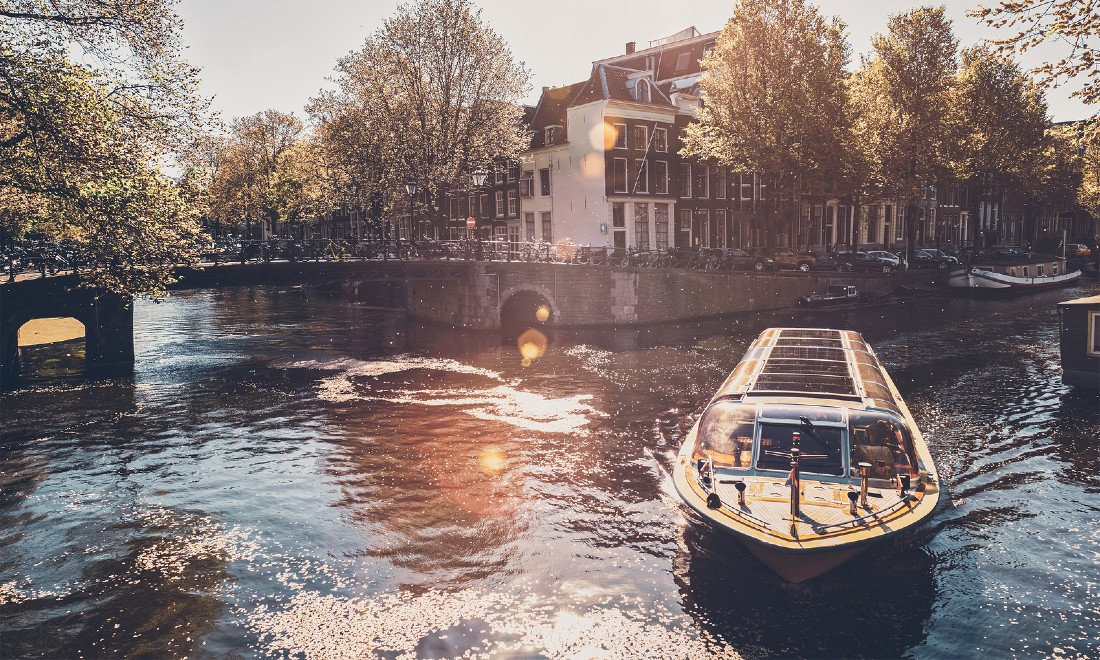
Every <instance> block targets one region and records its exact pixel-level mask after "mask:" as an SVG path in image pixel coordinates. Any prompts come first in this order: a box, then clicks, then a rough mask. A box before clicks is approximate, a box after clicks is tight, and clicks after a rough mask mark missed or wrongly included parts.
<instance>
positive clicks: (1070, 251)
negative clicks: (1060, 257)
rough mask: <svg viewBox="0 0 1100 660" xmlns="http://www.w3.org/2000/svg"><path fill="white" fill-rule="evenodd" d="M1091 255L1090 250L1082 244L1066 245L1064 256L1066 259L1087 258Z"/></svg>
mask: <svg viewBox="0 0 1100 660" xmlns="http://www.w3.org/2000/svg"><path fill="white" fill-rule="evenodd" d="M1091 254H1092V250H1090V249H1089V246H1087V245H1085V244H1084V243H1066V256H1067V257H1087V256H1089V255H1091Z"/></svg>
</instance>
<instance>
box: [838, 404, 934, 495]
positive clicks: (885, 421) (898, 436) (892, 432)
mask: <svg viewBox="0 0 1100 660" xmlns="http://www.w3.org/2000/svg"><path fill="white" fill-rule="evenodd" d="M848 424H849V438H850V442H851V446H852V455H851V457H850V464H851V466H852V473H853V474H856V473H857V467H856V464H857V463H860V462H864V463H870V464H871V477H872V478H874V479H892V478H894V475H895V474H908V475H910V476H911V477H916V476H918V474H919V470H918V469H917V458H916V454H915V453H914V451H913V439H912V437H911V436H910V434H909V428H908V427H907V426H906V425H905V423H904V422H902V421H901V420H900V419H897V418H895V417H893V416H892V415H886V414H883V413H876V412H857V411H853V412H852V413H851V415H850V417H849V421H848Z"/></svg>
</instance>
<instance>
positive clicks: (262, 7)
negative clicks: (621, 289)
mask: <svg viewBox="0 0 1100 660" xmlns="http://www.w3.org/2000/svg"><path fill="white" fill-rule="evenodd" d="M475 2H476V3H477V5H478V6H480V7H481V8H482V19H483V21H484V22H485V23H487V24H488V25H489V26H491V27H492V28H493V29H494V30H495V31H496V32H497V33H498V34H500V35H501V36H502V37H503V38H504V40H505V41H507V42H508V44H509V45H510V46H511V49H512V53H513V55H514V56H515V58H516V59H517V60H519V61H522V62H524V63H525V64H526V66H527V68H528V69H529V70H530V71H531V74H532V76H531V94H530V96H529V98H528V101H529V102H532V103H533V102H534V101H535V100H536V99H537V97H538V90H540V89H541V88H542V87H543V86H547V85H548V86H558V85H565V84H569V83H572V82H576V81H579V80H582V79H584V78H585V77H587V75H588V72H589V70H590V68H591V63H592V61H593V60H597V59H603V58H605V57H611V56H613V55H618V54H620V53H622V52H624V45H625V44H626V42H628V41H636V42H637V43H638V47H639V48H644V47H646V46H647V45H648V42H649V40H651V39H658V38H660V37H664V36H668V35H670V34H673V33H675V32H678V31H680V30H682V29H684V28H686V27H688V26H692V25H694V26H695V27H696V28H698V29H699V31H700V32H704V33H706V32H712V31H715V30H720V29H721V28H722V26H723V24H724V23H725V21H726V20H727V19H728V18H729V17H730V15H731V14H732V13H733V2H732V0H549V1H548V2H540V3H517V2H515V0H475ZM817 4H818V6H819V7H820V8H821V10H822V13H824V14H825V15H827V16H833V15H836V16H840V17H841V18H842V19H843V20H844V21H845V22H846V23H847V24H848V30H849V41H850V43H851V44H852V51H853V60H854V61H857V62H858V57H859V54H861V53H865V52H867V51H869V50H870V47H871V36H872V35H874V34H876V33H879V32H884V31H885V29H886V22H887V19H888V17H889V16H890V15H891V14H895V13H898V12H900V11H904V10H906V9H909V8H911V7H915V6H918V5H919V4H920V3H914V2H908V1H904V0H878V1H877V2H872V1H869V0H820V1H819V2H818V3H817ZM977 4H978V0H974V1H973V2H969V1H964V2H950V3H948V13H949V15H950V16H951V18H952V19H953V20H954V21H955V35H956V36H957V37H958V39H959V41H960V43H961V44H962V45H964V46H965V45H969V44H972V43H974V42H976V41H977V40H978V39H979V38H981V36H983V35H988V34H990V33H989V32H988V31H984V30H983V28H981V27H980V26H978V25H977V24H976V23H975V22H974V21H973V20H972V19H969V18H966V16H965V11H966V9H967V8H970V7H972V6H975V5H977ZM397 5H398V1H397V0H313V1H312V2H302V1H301V0H181V2H180V6H179V11H180V14H181V15H182V17H183V19H184V21H185V25H186V27H185V30H184V35H183V37H184V43H185V44H186V45H187V46H188V51H187V57H188V59H189V60H190V62H191V63H192V64H194V65H196V66H199V67H201V68H202V69H203V74H202V77H203V87H202V92H203V93H204V94H205V95H207V96H213V97H214V109H215V110H217V111H219V112H220V113H221V114H222V117H223V118H224V119H226V120H229V119H232V118H233V117H238V116H243V115H249V114H253V113H255V112H259V111H261V110H265V109H267V108H275V109H278V110H283V111H288V112H289V111H293V112H294V113H296V114H297V115H299V116H303V115H304V111H303V107H304V106H305V104H306V102H307V100H308V99H309V98H310V97H311V96H314V95H315V94H316V93H317V91H318V90H320V89H321V88H323V87H331V86H332V85H331V83H329V82H328V81H327V80H326V79H327V78H328V77H329V76H330V75H332V72H333V69H334V67H335V65H336V60H337V59H338V58H340V57H341V56H343V55H346V54H347V53H348V52H349V51H352V50H355V49H357V48H358V47H360V46H361V45H362V43H363V41H364V40H365V39H366V38H367V37H368V36H369V35H370V34H372V33H373V32H374V31H375V30H377V29H378V28H379V27H380V26H381V25H382V22H383V20H385V18H386V17H388V16H390V15H392V14H393V13H394V12H395V11H396V9H397ZM1052 57H1054V52H1053V51H1047V52H1045V53H1043V54H1041V55H1033V56H1032V57H1031V58H1030V59H1029V60H1026V61H1027V62H1030V63H1031V64H1032V65H1034V64H1035V63H1036V62H1037V61H1038V60H1040V59H1042V58H1052ZM1069 91H1071V90H1070V89H1065V88H1063V89H1058V90H1053V91H1052V92H1050V93H1049V95H1048V96H1049V100H1050V106H1051V114H1052V115H1053V117H1054V119H1055V120H1056V121H1064V120H1070V119H1080V118H1083V117H1085V116H1086V115H1088V114H1090V113H1089V112H1088V109H1087V108H1086V107H1085V106H1084V105H1082V104H1081V103H1080V102H1079V101H1077V100H1076V99H1073V100H1070V99H1068V94H1069Z"/></svg>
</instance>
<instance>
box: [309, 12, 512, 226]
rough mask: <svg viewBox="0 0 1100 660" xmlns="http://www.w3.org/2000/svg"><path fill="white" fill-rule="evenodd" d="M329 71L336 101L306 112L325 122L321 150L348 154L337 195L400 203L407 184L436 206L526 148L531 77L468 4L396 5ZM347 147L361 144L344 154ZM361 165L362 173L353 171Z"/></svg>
mask: <svg viewBox="0 0 1100 660" xmlns="http://www.w3.org/2000/svg"><path fill="white" fill-rule="evenodd" d="M336 71H337V76H336V82H337V83H338V85H339V91H338V92H337V93H335V94H331V95H322V96H321V97H319V98H318V99H316V100H315V102H314V103H313V104H312V106H311V112H312V113H313V114H314V115H315V117H318V118H321V119H322V122H321V126H320V131H321V134H322V140H323V141H325V142H326V143H327V144H329V145H330V146H333V147H336V148H343V147H348V149H347V150H348V152H349V153H351V154H354V156H353V157H352V158H349V159H347V160H346V162H345V164H347V165H348V166H349V167H350V168H352V169H350V170H349V171H346V172H344V177H345V179H346V182H345V184H344V187H345V188H346V189H349V190H350V189H355V190H358V191H359V195H360V196H363V195H366V194H370V193H389V194H391V195H392V196H395V197H402V196H404V192H403V190H404V181H405V179H407V178H412V179H416V180H418V181H419V184H420V189H421V190H422V191H424V192H425V193H426V194H427V199H429V200H430V201H431V202H432V203H434V204H437V205H438V203H439V200H440V199H441V198H442V196H443V194H445V193H446V192H447V191H449V190H451V189H454V188H462V189H465V188H467V187H469V185H470V182H469V176H468V173H469V172H470V171H471V170H473V169H475V168H478V167H487V166H489V165H490V164H492V163H493V162H494V161H495V160H498V159H514V158H516V157H517V156H518V155H519V153H520V152H521V151H522V150H524V149H525V148H526V147H527V146H528V138H527V134H526V129H525V128H524V127H523V125H522V115H523V106H522V97H523V95H524V93H525V92H526V91H527V81H528V77H529V74H528V72H527V70H526V69H525V68H524V67H523V65H522V63H517V62H515V61H514V60H513V57H512V53H511V51H510V50H509V48H508V46H507V44H506V43H505V42H504V40H503V39H501V38H500V36H499V35H497V34H496V33H495V32H494V31H493V30H492V29H491V28H490V27H489V26H488V25H486V24H485V23H483V22H482V20H481V12H480V10H477V9H475V8H474V6H473V4H472V3H471V2H470V0H419V1H418V2H415V3H413V4H409V5H402V6H401V7H399V8H398V10H397V13H396V14H395V15H393V16H392V17H390V18H389V19H387V20H386V22H385V23H384V25H383V26H382V27H381V28H380V29H379V30H378V31H377V32H375V33H374V34H373V35H371V36H370V37H369V38H368V39H367V40H366V42H365V43H364V44H363V47H362V48H361V49H360V50H358V51H355V52H352V53H350V54H349V55H347V56H346V57H344V58H343V59H341V60H340V61H339V63H338V65H337V67H336ZM328 123H337V124H339V125H338V126H326V125H325V124H328ZM346 138H359V139H360V142H359V144H358V146H357V147H351V145H348V144H347V143H346V142H344V141H343V140H344V139H346ZM333 141H339V142H337V143H336V145H340V146H336V145H334V144H333ZM364 148H369V149H370V154H369V156H368V157H365V158H364V157H360V156H361V155H362V152H363V149H364ZM366 161H369V162H370V166H369V167H368V168H367V169H366V170H359V169H355V166H356V163H358V164H359V165H363V164H364V162H366ZM440 217H441V216H440ZM437 219H438V218H437Z"/></svg>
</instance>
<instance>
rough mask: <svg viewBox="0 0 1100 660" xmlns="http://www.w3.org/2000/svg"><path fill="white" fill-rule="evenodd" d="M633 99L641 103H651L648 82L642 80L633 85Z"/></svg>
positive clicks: (651, 96)
mask: <svg viewBox="0 0 1100 660" xmlns="http://www.w3.org/2000/svg"><path fill="white" fill-rule="evenodd" d="M634 98H635V99H637V100H638V101H639V102H641V103H651V102H652V100H653V95H652V93H651V92H650V89H649V81H648V80H646V79H645V78H642V79H641V80H639V81H638V82H637V83H636V84H635V85H634Z"/></svg>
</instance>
